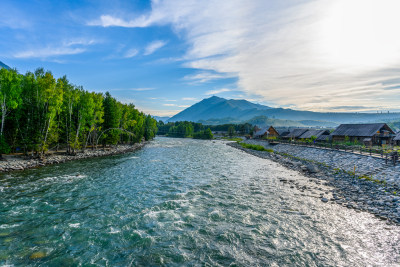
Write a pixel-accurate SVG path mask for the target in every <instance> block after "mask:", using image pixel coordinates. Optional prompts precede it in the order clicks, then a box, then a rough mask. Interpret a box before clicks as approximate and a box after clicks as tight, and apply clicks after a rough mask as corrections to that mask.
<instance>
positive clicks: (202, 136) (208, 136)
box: [193, 128, 214, 140]
mask: <svg viewBox="0 0 400 267" xmlns="http://www.w3.org/2000/svg"><path fill="white" fill-rule="evenodd" d="M193 138H195V139H208V140H211V139H213V138H214V135H213V134H212V132H211V129H210V128H208V129H207V130H204V131H200V132H197V133H194V134H193Z"/></svg>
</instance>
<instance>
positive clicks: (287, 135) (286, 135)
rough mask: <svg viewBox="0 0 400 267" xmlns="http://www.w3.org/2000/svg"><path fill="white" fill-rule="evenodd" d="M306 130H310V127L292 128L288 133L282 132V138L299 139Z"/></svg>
mask: <svg viewBox="0 0 400 267" xmlns="http://www.w3.org/2000/svg"><path fill="white" fill-rule="evenodd" d="M306 131H308V129H292V130H290V131H289V132H288V133H283V134H281V138H282V139H290V140H295V139H298V138H299V137H300V136H301V135H302V134H304V133H305V132H306Z"/></svg>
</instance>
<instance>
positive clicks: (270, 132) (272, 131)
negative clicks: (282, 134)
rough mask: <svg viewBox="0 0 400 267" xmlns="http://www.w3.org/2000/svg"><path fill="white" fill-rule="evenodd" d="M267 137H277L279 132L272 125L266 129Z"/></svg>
mask: <svg viewBox="0 0 400 267" xmlns="http://www.w3.org/2000/svg"><path fill="white" fill-rule="evenodd" d="M268 136H269V137H279V132H278V130H276V129H275V128H274V127H273V126H272V125H271V126H269V128H268Z"/></svg>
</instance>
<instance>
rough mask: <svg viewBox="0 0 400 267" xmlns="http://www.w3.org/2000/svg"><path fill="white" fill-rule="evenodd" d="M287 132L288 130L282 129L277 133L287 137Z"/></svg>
mask: <svg viewBox="0 0 400 267" xmlns="http://www.w3.org/2000/svg"><path fill="white" fill-rule="evenodd" d="M289 133H290V132H289V131H284V130H282V132H279V135H280V136H281V137H287V136H288V134H289Z"/></svg>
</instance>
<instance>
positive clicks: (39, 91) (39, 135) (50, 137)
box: [0, 68, 157, 155]
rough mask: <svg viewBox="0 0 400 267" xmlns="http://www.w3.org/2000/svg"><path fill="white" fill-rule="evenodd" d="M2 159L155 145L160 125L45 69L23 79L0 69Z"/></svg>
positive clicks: (100, 94) (27, 74) (23, 76)
mask: <svg viewBox="0 0 400 267" xmlns="http://www.w3.org/2000/svg"><path fill="white" fill-rule="evenodd" d="M0 108H1V110H0V112H1V128H0V153H1V154H4V153H9V152H14V151H21V152H24V153H25V154H30V153H31V154H34V155H43V154H44V153H45V152H46V151H47V150H49V149H54V150H58V149H61V148H65V149H66V150H67V152H68V153H76V152H77V151H78V150H84V149H86V148H88V147H91V148H92V149H96V148H97V147H98V146H99V145H102V146H106V145H116V144H128V143H131V144H133V143H137V142H140V141H142V139H145V140H150V139H152V138H153V137H154V136H155V134H156V132H157V122H156V121H155V120H154V119H153V118H151V116H150V115H145V114H144V113H142V112H140V111H138V110H137V109H136V108H135V106H134V105H133V104H123V103H121V102H118V101H117V100H116V99H115V98H113V97H112V96H111V95H110V94H109V93H108V92H107V93H105V94H103V93H95V92H88V91H86V90H84V89H83V88H82V87H81V86H76V85H74V84H72V83H70V82H69V81H68V79H67V77H66V76H64V77H61V78H58V79H57V78H55V77H54V76H53V75H52V73H51V72H50V71H45V70H44V69H42V68H39V69H37V70H36V71H35V72H27V73H26V74H25V75H22V74H19V73H18V72H17V71H16V70H7V69H4V68H2V69H0Z"/></svg>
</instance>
